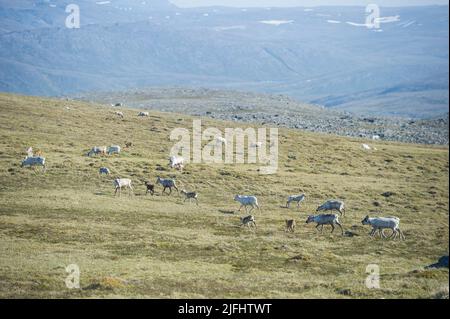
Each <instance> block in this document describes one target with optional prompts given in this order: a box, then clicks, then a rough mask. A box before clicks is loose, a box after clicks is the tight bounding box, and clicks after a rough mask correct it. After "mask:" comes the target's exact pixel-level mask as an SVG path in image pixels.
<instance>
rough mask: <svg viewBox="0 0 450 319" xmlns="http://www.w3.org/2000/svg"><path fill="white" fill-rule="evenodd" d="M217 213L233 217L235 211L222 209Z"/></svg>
mask: <svg viewBox="0 0 450 319" xmlns="http://www.w3.org/2000/svg"><path fill="white" fill-rule="evenodd" d="M219 212H220V213H222V214H225V215H234V214H235V211H233V210H224V209H219Z"/></svg>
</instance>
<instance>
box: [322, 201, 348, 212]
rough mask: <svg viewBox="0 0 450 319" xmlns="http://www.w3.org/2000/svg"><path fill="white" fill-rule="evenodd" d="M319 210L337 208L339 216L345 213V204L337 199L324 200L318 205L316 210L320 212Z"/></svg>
mask: <svg viewBox="0 0 450 319" xmlns="http://www.w3.org/2000/svg"><path fill="white" fill-rule="evenodd" d="M321 210H324V211H326V210H331V211H333V210H337V211H338V212H339V213H340V214H341V216H344V214H345V205H344V202H342V201H339V200H329V201H326V202H325V203H323V204H322V205H320V206H319V207H317V210H316V212H320V211H321Z"/></svg>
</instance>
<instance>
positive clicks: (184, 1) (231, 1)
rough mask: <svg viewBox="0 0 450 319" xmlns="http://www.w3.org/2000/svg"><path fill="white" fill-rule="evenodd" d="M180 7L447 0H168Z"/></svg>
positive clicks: (399, 3) (430, 0)
mask: <svg viewBox="0 0 450 319" xmlns="http://www.w3.org/2000/svg"><path fill="white" fill-rule="evenodd" d="M170 1H171V2H173V3H174V4H176V5H178V6H180V7H193V6H210V5H222V6H236V7H276V6H289V7H292V6H320V5H361V6H365V5H367V4H369V3H375V4H378V5H379V6H407V5H432V4H445V5H448V3H449V0H170Z"/></svg>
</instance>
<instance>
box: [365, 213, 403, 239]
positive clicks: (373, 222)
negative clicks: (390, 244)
mask: <svg viewBox="0 0 450 319" xmlns="http://www.w3.org/2000/svg"><path fill="white" fill-rule="evenodd" d="M361 223H362V224H363V225H370V226H372V231H371V232H370V234H369V236H371V237H373V236H375V234H376V232H377V231H378V233H379V234H380V236H381V237H382V238H386V235H385V234H384V232H383V230H384V229H391V230H392V235H391V236H389V238H393V239H394V240H395V239H396V238H397V236H399V238H400V239H405V235H404V234H403V232H402V231H401V230H400V219H399V218H398V217H369V216H366V217H365V218H364V219H363V220H362V221H361Z"/></svg>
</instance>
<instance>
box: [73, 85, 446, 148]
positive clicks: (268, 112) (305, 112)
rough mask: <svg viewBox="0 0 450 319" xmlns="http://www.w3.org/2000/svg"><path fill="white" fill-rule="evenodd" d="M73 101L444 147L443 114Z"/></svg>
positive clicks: (182, 93) (133, 99) (215, 97)
mask: <svg viewBox="0 0 450 319" xmlns="http://www.w3.org/2000/svg"><path fill="white" fill-rule="evenodd" d="M73 98H74V99H76V100H82V101H94V102H98V103H102V104H107V105H110V104H114V103H116V102H117V101H120V102H122V103H123V104H124V105H125V106H129V107H136V108H141V109H145V110H158V111H164V112H176V113H184V114H189V115H195V116H202V117H209V118H213V119H220V120H227V121H234V122H250V123H257V124H265V125H272V126H279V127H287V128H295V129H301V130H306V131H311V132H320V133H328V134H337V135H341V136H348V137H361V138H369V139H371V138H372V137H373V136H379V137H380V139H381V140H387V141H398V142H405V143H419V144H442V145H446V144H448V113H447V114H443V115H442V116H440V117H437V118H432V119H408V118H401V117H381V116H379V117H376V116H365V115H363V114H358V113H349V112H343V111H337V110H332V109H328V108H324V107H321V106H316V105H308V104H304V103H300V102H298V101H296V100H294V99H292V98H290V97H287V96H283V95H268V94H258V93H251V92H238V91H225V90H211V89H189V88H148V89H135V90H129V91H123V92H120V91H114V92H95V93H94V92H93V93H83V94H79V95H75V96H73Z"/></svg>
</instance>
